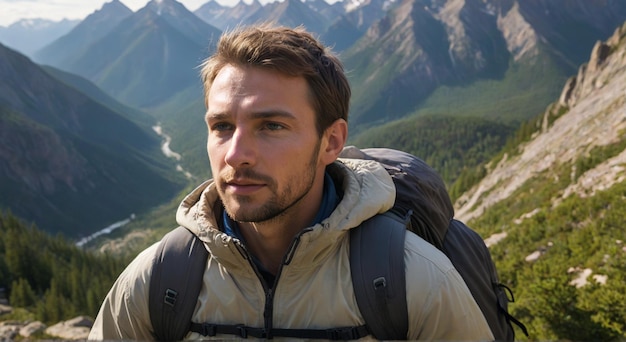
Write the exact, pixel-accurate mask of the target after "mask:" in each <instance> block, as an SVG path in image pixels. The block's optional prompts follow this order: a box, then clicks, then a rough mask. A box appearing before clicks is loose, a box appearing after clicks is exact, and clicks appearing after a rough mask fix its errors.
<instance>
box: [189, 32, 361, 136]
mask: <svg viewBox="0 0 626 342" xmlns="http://www.w3.org/2000/svg"><path fill="white" fill-rule="evenodd" d="M227 64H232V65H235V66H252V67H261V68H266V69H271V70H275V71H277V72H280V73H282V74H285V75H287V76H293V77H304V79H305V80H306V82H307V84H308V85H309V90H310V100H311V104H312V106H313V109H314V110H315V112H316V115H317V119H316V126H317V127H316V128H317V131H318V134H319V135H320V136H321V135H322V134H323V132H324V130H325V129H326V128H328V127H329V126H330V125H331V124H332V123H333V122H335V121H336V120H337V119H344V120H346V121H347V120H348V111H349V109H350V94H351V91H350V85H349V83H348V80H347V78H346V75H345V73H344V69H343V65H342V64H341V62H340V61H339V58H337V57H336V56H335V55H333V54H332V53H331V52H330V49H329V48H328V47H325V46H324V45H323V44H322V43H320V42H319V41H318V40H317V39H316V38H314V37H313V36H312V35H311V34H310V33H309V32H307V31H306V30H305V29H304V28H303V27H297V28H294V29H291V28H287V27H273V26H271V25H270V24H262V25H258V26H248V27H239V28H236V29H234V30H233V31H230V32H224V34H223V35H222V36H221V38H220V40H219V42H218V44H217V51H216V52H215V54H213V55H212V56H211V57H209V58H208V59H206V60H205V61H204V62H203V63H202V70H201V77H202V82H203V84H204V95H205V105H207V106H208V102H207V100H206V99H207V98H208V94H209V90H210V89H211V85H212V84H213V81H214V80H215V77H216V76H217V74H218V73H219V71H220V70H221V69H222V68H223V67H224V66H225V65H227Z"/></svg>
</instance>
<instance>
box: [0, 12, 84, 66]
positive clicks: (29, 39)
mask: <svg viewBox="0 0 626 342" xmlns="http://www.w3.org/2000/svg"><path fill="white" fill-rule="evenodd" d="M78 23H79V21H78V20H68V19H63V20H61V21H51V20H47V19H21V20H18V21H16V22H15V23H13V24H11V25H9V26H8V27H2V26H0V43H2V44H4V45H6V46H8V47H10V48H12V49H14V50H17V51H19V52H21V53H23V54H25V55H27V56H31V57H32V56H33V55H34V53H35V52H36V51H37V50H39V49H41V48H42V47H44V46H45V45H47V44H49V43H50V42H52V41H54V40H56V39H57V38H59V37H61V36H63V35H65V34H66V33H68V32H69V31H70V30H72V28H74V27H75V26H76V25H77V24H78Z"/></svg>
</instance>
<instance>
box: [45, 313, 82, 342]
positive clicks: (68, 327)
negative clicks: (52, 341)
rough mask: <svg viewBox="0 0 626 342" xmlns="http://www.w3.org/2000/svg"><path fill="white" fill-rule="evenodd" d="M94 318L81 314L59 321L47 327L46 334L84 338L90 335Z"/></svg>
mask: <svg viewBox="0 0 626 342" xmlns="http://www.w3.org/2000/svg"><path fill="white" fill-rule="evenodd" d="M92 325H93V319H91V318H90V317H87V316H79V317H76V318H73V319H70V320H68V321H64V322H59V323H57V324H55V325H53V326H51V327H49V328H47V329H46V334H47V335H50V336H54V337H59V338H61V339H64V340H84V339H87V337H88V336H89V330H90V329H91V326H92Z"/></svg>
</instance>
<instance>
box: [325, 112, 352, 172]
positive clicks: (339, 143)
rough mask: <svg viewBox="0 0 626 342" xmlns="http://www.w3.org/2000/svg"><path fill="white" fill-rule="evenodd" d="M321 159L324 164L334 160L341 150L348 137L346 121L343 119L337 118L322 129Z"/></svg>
mask: <svg viewBox="0 0 626 342" xmlns="http://www.w3.org/2000/svg"><path fill="white" fill-rule="evenodd" d="M322 139H323V143H322V149H323V150H321V151H320V153H321V154H322V156H321V159H322V162H323V163H324V164H325V165H329V164H331V163H332V162H334V161H335V160H336V159H337V157H338V156H339V154H340V153H341V151H342V150H343V147H344V145H345V144H346V140H347V139H348V123H347V122H346V120H344V119H337V120H335V122H333V123H332V124H331V125H330V126H329V127H328V128H326V130H325V131H324V136H323V137H322Z"/></svg>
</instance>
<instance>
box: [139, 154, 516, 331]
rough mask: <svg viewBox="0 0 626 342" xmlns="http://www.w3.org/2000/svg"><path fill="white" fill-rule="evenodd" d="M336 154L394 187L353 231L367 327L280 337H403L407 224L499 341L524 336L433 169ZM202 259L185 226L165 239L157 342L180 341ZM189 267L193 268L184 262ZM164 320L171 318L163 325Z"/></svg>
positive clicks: (485, 254) (155, 289) (153, 313)
mask: <svg viewBox="0 0 626 342" xmlns="http://www.w3.org/2000/svg"><path fill="white" fill-rule="evenodd" d="M340 157H341V158H356V159H368V160H376V161H378V162H379V163H381V164H382V165H383V166H384V167H385V169H386V170H387V172H388V173H389V174H390V175H391V177H392V179H393V181H394V184H395V186H396V202H395V204H394V207H393V208H392V209H391V210H390V211H389V212H387V213H385V214H382V215H375V216H374V217H372V218H370V219H369V220H367V221H365V222H363V223H362V224H361V225H360V226H359V227H357V228H354V229H351V230H350V267H351V273H352V283H353V286H354V292H355V296H356V300H357V304H358V306H359V310H360V311H361V314H362V315H363V317H364V319H365V321H366V328H367V329H366V330H363V329H361V328H362V327H354V328H353V329H349V331H346V332H342V333H339V334H338V333H337V331H336V330H335V329H328V330H310V331H308V330H298V331H289V329H282V330H284V331H282V332H281V333H282V334H283V336H292V337H299V338H307V337H309V338H324V339H338V340H344V339H358V338H360V337H364V336H365V335H368V334H372V335H373V336H375V337H376V338H377V339H379V340H404V339H406V336H407V331H408V308H407V306H406V280H405V279H406V278H405V274H404V270H405V264H404V237H405V234H406V230H407V229H408V230H410V231H412V232H413V233H415V234H417V235H419V236H420V237H422V238H423V239H424V240H426V241H428V242H429V243H431V244H433V245H434V246H435V247H437V248H438V249H440V250H441V251H443V252H444V253H445V254H446V255H447V256H448V258H449V259H450V261H451V262H452V264H453V265H454V266H455V268H456V269H457V270H458V272H459V274H460V275H461V277H462V278H463V280H464V281H465V283H466V285H467V286H468V288H469V290H470V292H471V293H472V295H473V297H474V299H475V300H476V302H477V303H478V306H479V307H480V309H481V311H482V312H483V314H484V316H485V318H486V320H487V323H488V324H489V327H490V328H491V330H492V333H493V334H494V337H495V339H496V340H498V341H512V340H514V338H515V332H514V330H513V327H512V325H511V323H515V324H517V325H518V326H519V327H520V329H522V331H523V332H524V333H525V334H526V335H527V336H528V333H527V331H526V328H525V327H524V325H523V324H522V323H521V322H519V321H518V320H517V319H515V318H514V317H512V316H511V315H510V314H509V312H508V303H509V302H512V301H513V298H511V299H509V298H508V296H507V293H506V292H505V289H506V290H508V288H507V287H506V286H504V285H502V284H500V283H499V280H498V276H497V271H496V268H495V264H494V263H493V260H492V259H491V255H490V253H489V250H488V248H487V246H486V245H485V243H484V241H483V240H482V238H481V237H480V236H479V235H478V234H477V233H476V232H474V231H473V230H472V229H470V228H469V227H467V226H466V225H465V224H464V223H462V222H460V221H458V220H455V219H454V218H453V216H454V210H453V206H452V202H451V200H450V197H449V195H448V192H447V189H446V187H445V184H444V182H443V180H442V179H441V178H440V177H439V175H438V174H437V173H436V172H435V171H434V170H433V169H432V168H430V167H429V166H428V165H427V164H426V163H424V162H423V161H422V160H421V159H419V158H417V157H415V156H413V155H411V154H408V153H405V152H402V151H398V150H393V149H384V148H373V149H363V150H359V149H357V148H355V147H346V148H345V149H344V151H343V152H342V154H341V155H340ZM207 256H208V253H207V251H206V249H205V248H204V246H202V243H201V242H200V241H199V240H198V239H197V238H196V237H195V236H194V235H193V234H192V233H191V232H190V231H188V230H187V229H185V228H183V227H179V228H177V229H176V230H174V231H172V232H170V233H168V234H167V235H166V236H165V237H164V239H163V241H162V243H161V247H160V249H159V255H158V257H157V258H156V261H155V263H154V265H153V270H152V278H151V284H150V305H149V308H150V317H151V321H152V325H153V327H154V329H155V334H156V336H155V338H156V339H157V340H170V341H172V340H181V339H183V338H184V336H185V335H186V334H187V332H188V331H189V327H190V326H191V325H192V322H191V316H192V315H193V311H194V309H195V306H196V299H197V296H198V293H199V291H200V287H201V283H202V276H203V273H204V272H203V265H205V264H206V261H207ZM187 264H189V265H190V266H184V267H181V265H187ZM198 265H202V266H198ZM180 279H186V281H185V282H181V281H180ZM509 292H510V290H509ZM166 322H170V323H168V325H167V326H166V325H165V324H166ZM174 325H175V327H174ZM193 325H194V326H198V325H202V324H198V323H193ZM205 325H206V326H207V327H210V328H211V329H207V331H212V332H213V333H212V334H211V335H207V336H215V335H214V334H215V332H216V331H217V330H216V329H218V330H219V329H221V331H222V332H223V333H229V331H231V329H230V328H231V327H230V326H224V327H216V326H213V325H210V324H205ZM233 327H234V328H233V329H234V331H235V332H237V331H239V330H238V329H239V327H238V326H233ZM175 330H176V332H175V333H173V332H174V331H175ZM357 332H358V333H357ZM166 334H167V335H166ZM274 336H278V335H274ZM345 336H350V337H351V338H345ZM335 337H336V338H335ZM352 337H353V338H352Z"/></svg>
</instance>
